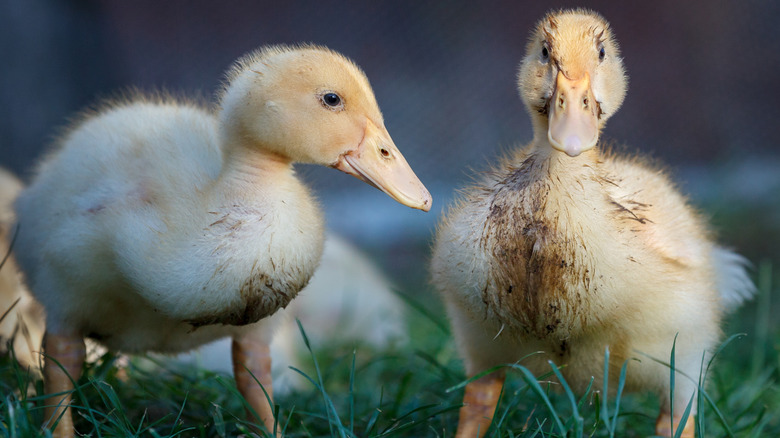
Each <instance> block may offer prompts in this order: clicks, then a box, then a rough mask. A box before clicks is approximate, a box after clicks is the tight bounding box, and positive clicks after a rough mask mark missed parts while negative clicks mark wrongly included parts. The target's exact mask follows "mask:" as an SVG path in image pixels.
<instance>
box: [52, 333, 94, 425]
mask: <svg viewBox="0 0 780 438" xmlns="http://www.w3.org/2000/svg"><path fill="white" fill-rule="evenodd" d="M43 342H44V347H43V348H44V353H46V357H45V359H44V365H43V379H44V385H43V386H44V391H45V392H46V393H47V394H57V393H64V394H59V395H52V396H50V397H48V398H47V399H46V409H45V413H44V419H45V420H44V427H51V425H53V424H54V422H55V421H57V419H59V423H57V428H56V429H54V431H53V433H52V435H53V436H54V438H70V437H72V436H73V435H74V433H75V431H74V429H73V417H72V416H71V412H70V408H69V406H70V402H71V399H72V391H73V382H74V381H76V380H78V379H79V377H80V376H81V366H82V365H83V364H84V356H85V354H86V353H85V348H84V339H83V338H82V337H80V336H74V335H59V334H55V333H46V336H45V337H44V341H43ZM54 360H56V361H57V362H59V363H60V365H61V366H62V367H60V365H57V364H56V363H55V362H54Z"/></svg>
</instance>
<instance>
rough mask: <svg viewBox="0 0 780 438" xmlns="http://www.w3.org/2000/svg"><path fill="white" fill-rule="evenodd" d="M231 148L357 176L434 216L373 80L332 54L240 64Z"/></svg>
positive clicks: (230, 97) (273, 55)
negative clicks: (389, 128) (388, 123)
mask: <svg viewBox="0 0 780 438" xmlns="http://www.w3.org/2000/svg"><path fill="white" fill-rule="evenodd" d="M220 122H221V124H220V126H221V129H222V133H221V135H222V138H223V141H224V142H226V143H231V144H232V145H233V147H235V146H236V145H240V146H247V147H252V148H257V149H262V150H263V151H264V152H266V153H271V154H274V155H275V156H276V157H278V158H279V159H281V160H283V161H290V162H303V163H313V164H321V165H326V166H330V167H334V168H336V169H339V170H341V171H343V172H345V173H348V174H350V175H353V176H355V177H357V178H359V179H361V180H363V181H365V182H367V183H369V184H371V185H373V186H374V187H376V188H378V189H380V190H382V191H384V192H385V193H387V194H388V195H390V196H391V197H392V198H393V199H395V200H396V201H398V202H400V203H402V204H404V205H407V206H409V207H412V208H418V209H421V210H425V211H428V210H430V208H431V202H432V199H431V195H430V193H429V192H428V190H427V189H426V188H425V186H423V184H422V183H421V182H420V180H419V179H418V178H417V176H416V175H415V174H414V172H413V171H412V169H411V168H410V167H409V164H407V162H406V160H405V159H404V157H403V155H401V152H399V151H398V148H396V146H395V144H394V143H393V140H392V139H391V138H390V135H389V134H388V133H387V129H386V128H385V125H384V120H383V118H382V113H381V112H380V110H379V106H378V105H377V102H376V98H375V97H374V93H373V91H372V89H371V86H370V85H369V83H368V79H367V78H366V76H365V74H363V72H362V71H361V70H360V68H358V67H357V66H356V65H355V64H354V63H353V62H352V61H350V60H349V59H347V58H345V57H344V56H342V55H340V54H338V53H336V52H333V51H331V50H329V49H327V48H324V47H318V46H312V45H307V46H298V47H290V46H271V47H265V48H261V49H259V50H257V51H255V52H252V53H250V54H248V55H245V56H244V57H243V58H241V59H239V60H238V61H237V63H236V64H235V66H234V67H233V69H232V71H231V72H230V73H229V75H228V79H227V83H226V86H225V90H224V92H223V95H222V99H221V111H220Z"/></svg>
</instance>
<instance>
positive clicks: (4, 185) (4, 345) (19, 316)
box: [0, 169, 44, 375]
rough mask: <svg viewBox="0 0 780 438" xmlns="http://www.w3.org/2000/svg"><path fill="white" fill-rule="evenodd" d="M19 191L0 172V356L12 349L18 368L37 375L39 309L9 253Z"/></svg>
mask: <svg viewBox="0 0 780 438" xmlns="http://www.w3.org/2000/svg"><path fill="white" fill-rule="evenodd" d="M21 190H22V183H21V181H19V179H18V178H16V177H15V176H14V175H13V174H11V173H10V172H8V171H7V170H5V169H0V262H2V266H0V353H1V354H7V353H8V352H9V351H10V349H13V352H14V355H15V357H16V359H17V361H18V362H19V364H20V365H22V367H23V368H25V369H28V370H30V371H32V373H33V375H39V374H40V359H41V358H40V355H39V354H38V353H39V352H40V347H41V340H42V339H43V331H44V320H43V318H44V316H43V309H42V308H41V306H40V304H38V302H36V301H35V299H34V298H33V297H32V295H30V292H29V291H28V290H27V288H26V287H25V285H24V283H23V282H22V277H21V275H20V273H19V270H18V267H17V266H16V262H15V260H14V257H13V254H12V251H11V249H12V248H11V243H12V242H13V240H14V236H15V235H16V233H17V231H16V227H15V226H14V222H15V220H14V211H13V208H12V207H13V202H14V200H15V199H16V197H17V196H18V195H19V192H20V191H21Z"/></svg>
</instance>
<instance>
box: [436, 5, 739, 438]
mask: <svg viewBox="0 0 780 438" xmlns="http://www.w3.org/2000/svg"><path fill="white" fill-rule="evenodd" d="M626 83H627V80H626V76H625V73H624V68H623V63H622V59H621V57H620V52H619V50H618V46H617V42H616V41H615V38H614V35H613V33H612V30H611V29H610V26H609V24H608V23H607V22H606V20H604V18H602V17H601V16H600V15H598V14H596V13H593V12H591V11H587V10H581V9H578V10H566V11H560V12H554V13H550V14H548V15H547V16H546V17H544V18H543V19H542V20H541V21H540V22H539V23H538V25H537V27H536V29H535V30H534V31H533V33H532V36H531V39H530V41H529V43H528V46H527V54H526V56H525V58H524V59H523V60H522V63H521V67H520V72H519V75H518V86H519V92H520V95H521V97H522V99H523V101H524V103H525V105H526V107H527V109H528V112H529V113H530V115H531V119H532V122H533V128H534V138H533V141H532V142H531V144H530V145H528V146H526V147H525V148H522V149H520V150H517V151H515V152H514V153H511V154H510V155H509V156H508V157H506V158H505V159H503V160H501V161H500V162H499V163H498V164H497V165H495V167H494V168H493V169H492V171H490V172H488V173H487V174H486V175H484V176H483V177H482V178H481V180H480V181H479V182H477V183H476V184H474V185H473V186H472V187H470V188H468V189H467V190H465V191H464V194H463V196H462V198H461V199H460V200H459V201H457V202H456V203H454V205H452V206H451V208H450V209H449V211H448V213H447V214H446V217H445V218H444V219H443V220H442V222H441V224H440V226H439V228H438V230H437V233H436V239H435V243H434V249H433V258H432V264H431V269H432V278H433V282H434V284H435V286H436V287H437V289H438V291H439V292H440V294H441V296H442V297H443V300H444V302H445V306H446V309H447V312H448V315H449V318H450V322H451V325H452V330H453V332H454V336H455V339H456V342H457V346H458V349H459V351H460V354H461V356H462V357H463V359H464V362H465V367H466V371H467V374H468V375H469V376H474V375H476V374H478V373H480V372H482V371H485V370H487V369H489V368H492V367H494V366H497V365H500V364H506V363H513V362H515V361H518V360H520V358H523V357H524V356H526V355H528V354H530V353H533V352H536V351H543V352H544V353H543V354H540V355H535V356H531V357H530V358H527V359H526V360H524V361H523V362H522V365H525V366H527V367H528V368H529V369H531V371H533V372H535V373H543V372H548V371H550V368H549V365H548V363H547V361H548V360H549V361H552V362H554V363H555V364H557V365H558V366H562V365H567V366H566V367H564V368H563V369H562V370H561V372H562V373H563V376H564V378H565V379H566V380H567V382H568V383H569V384H570V385H571V386H573V387H574V388H575V389H579V390H580V391H584V389H585V388H586V387H587V385H588V384H589V383H590V381H591V376H593V377H595V379H596V381H595V383H594V384H595V385H596V386H595V387H596V388H599V387H601V386H599V385H601V383H600V382H599V377H600V376H602V377H603V371H602V370H603V362H604V356H605V355H604V352H605V348H607V347H609V350H610V356H609V357H610V360H609V370H610V373H609V375H610V380H612V377H616V376H618V375H619V374H620V368H621V366H622V365H623V363H624V361H626V360H628V359H630V358H634V357H637V358H639V359H640V360H639V361H634V360H632V361H629V363H628V374H627V381H626V390H633V391H644V390H650V391H655V392H656V393H657V394H658V395H659V397H660V400H661V410H660V414H659V416H658V419H657V423H656V432H657V433H658V434H659V435H661V436H671V434H672V431H673V430H674V429H676V428H677V427H678V426H679V423H680V415H681V414H682V413H683V411H684V409H685V407H686V406H687V404H688V402H689V400H690V399H691V397H692V396H693V395H694V393H695V390H696V387H697V383H696V382H697V381H698V377H699V370H700V364H701V361H702V357H704V359H705V360H707V358H708V357H709V356H710V352H712V350H713V348H714V347H715V346H716V344H717V342H718V339H719V337H720V335H721V332H720V322H721V318H722V316H723V315H724V312H725V311H728V310H730V309H732V308H734V307H736V306H737V305H738V304H739V302H740V301H742V300H743V299H744V298H746V297H749V296H750V295H751V294H752V291H753V285H752V283H751V281H750V279H749V278H748V275H747V273H746V270H745V261H744V259H742V258H741V257H740V256H738V255H736V254H734V253H732V252H730V251H727V250H725V249H723V248H721V247H719V246H717V245H716V244H715V243H714V242H713V238H712V233H711V232H710V231H709V229H708V226H707V224H706V223H705V220H704V219H703V218H702V217H701V216H700V215H699V214H697V213H696V212H695V211H694V210H693V209H692V208H691V207H690V206H689V204H688V202H687V201H686V199H685V198H684V197H683V196H682V195H681V194H680V193H679V192H678V191H677V189H676V188H675V187H674V185H673V184H672V183H671V182H670V180H669V178H668V177H667V176H666V175H665V174H664V173H663V172H662V171H661V170H659V169H658V168H656V167H654V166H652V165H650V164H648V162H646V161H644V160H642V159H640V158H635V157H623V156H619V155H616V154H614V153H611V152H608V151H605V150H603V149H604V147H603V146H602V145H600V144H599V141H598V140H599V136H600V132H601V129H602V128H603V127H604V124H605V122H606V121H607V119H608V118H609V117H610V116H612V115H613V114H614V113H615V112H616V111H617V109H618V108H619V107H620V105H621V103H622V102H623V98H624V96H625V92H626ZM676 335H677V336H676ZM675 336H676V362H675V363H676V368H677V370H678V371H677V373H676V378H675V382H676V385H675V386H676V387H675V391H674V400H670V399H669V398H670V397H669V393H670V391H669V389H670V388H669V385H670V379H669V374H670V371H669V369H668V368H667V367H665V366H663V365H660V364H658V363H656V362H654V361H653V360H650V359H649V358H648V357H646V356H642V355H640V353H643V354H645V355H647V356H650V357H653V358H657V359H660V360H665V361H668V359H669V355H670V352H671V350H672V345H673V343H674V342H675ZM683 374H685V375H687V376H688V377H684V376H683ZM691 379H692V380H691ZM503 382H504V374H503V372H495V373H492V374H489V375H487V376H484V377H482V378H480V379H478V380H475V381H473V382H471V383H469V384H468V385H467V387H466V391H465V395H464V406H463V407H462V408H461V410H460V421H459V425H458V434H457V436H458V437H475V436H482V435H483V434H484V433H485V432H486V430H487V428H488V427H489V426H490V423H491V421H492V417H493V413H494V411H495V407H496V404H497V402H498V397H499V394H500V391H501V388H502V385H503ZM610 383H612V384H611V385H610V386H611V387H613V388H614V387H616V382H610ZM693 403H694V406H693V412H694V413H695V409H696V407H695V403H696V400H695V398H694V402H693ZM672 404H673V407H674V409H673V410H672ZM672 412H673V418H672ZM692 418H693V416H691V417H689V420H688V422H687V424H685V425H682V427H683V428H684V431H685V434H684V435H683V436H686V437H692V436H693V431H694V426H693V424H694V422H693V420H692Z"/></svg>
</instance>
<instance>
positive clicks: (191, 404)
mask: <svg viewBox="0 0 780 438" xmlns="http://www.w3.org/2000/svg"><path fill="white" fill-rule="evenodd" d="M759 271H760V272H759V274H758V283H759V285H760V288H761V292H760V295H759V297H757V299H756V300H755V301H754V302H752V303H749V304H748V305H747V306H746V307H745V309H743V311H741V313H740V314H738V315H735V316H734V317H733V320H732V321H731V322H730V324H729V325H728V329H729V330H730V329H732V328H735V327H737V328H739V329H742V331H744V332H745V333H748V334H747V335H733V336H731V337H729V338H728V339H727V341H726V342H724V344H723V345H722V348H721V351H719V354H718V356H717V357H716V359H715V361H714V362H713V363H712V364H709V363H707V364H703V366H704V367H705V368H706V369H707V376H708V382H707V384H706V385H705V388H704V391H702V392H701V395H700V397H701V398H700V401H699V406H700V408H699V412H700V415H699V416H698V418H697V423H698V424H697V425H698V428H699V430H698V432H699V433H700V435H699V436H707V437H721V436H723V437H732V436H733V437H763V436H780V415H779V414H780V394H779V393H778V386H777V383H776V382H777V379H778V377H779V376H780V375H779V373H778V367H780V354H778V348H777V347H778V344H777V343H776V341H775V339H776V335H777V334H778V333H777V330H776V327H775V328H773V327H772V326H771V325H770V318H769V317H768V316H769V313H768V312H769V310H768V309H769V308H770V304H771V303H770V302H769V300H770V299H771V298H770V297H771V296H772V295H774V296H778V292H780V291H778V287H777V282H775V283H774V284H773V282H772V276H771V268H770V266H769V265H768V264H766V265H763V266H762V267H761V269H760V270H759ZM407 301H408V302H409V303H410V306H409V316H410V317H409V328H410V333H411V342H410V343H409V344H408V345H407V346H405V347H404V348H402V349H399V350H396V351H372V350H371V349H370V348H368V347H359V348H352V347H349V346H343V345H338V344H336V343H335V342H334V343H333V344H332V345H330V344H329V345H309V346H310V351H311V356H310V359H309V366H307V368H306V369H305V370H299V372H301V373H302V374H304V375H305V376H306V378H307V380H308V382H309V385H308V387H307V389H305V390H301V391H298V392H294V393H292V394H290V395H288V396H286V397H280V398H278V399H277V400H276V403H277V409H278V412H277V414H278V416H277V418H278V428H279V430H282V431H284V433H285V436H288V437H322V436H336V437H401V436H431V437H445V436H453V432H454V429H455V426H456V424H457V410H458V408H459V406H460V401H461V397H462V395H463V386H465V383H466V378H465V376H464V375H463V370H462V367H461V363H460V361H459V360H458V359H457V355H456V352H455V350H454V346H453V343H452V341H451V337H450V335H449V333H448V328H447V325H446V324H445V319H444V316H443V315H442V314H441V312H440V311H439V310H438V307H437V303H436V301H434V300H433V299H430V300H429V301H427V302H417V301H411V300H409V299H407ZM430 309H434V310H430ZM745 315H748V317H744V316H745ZM306 342H307V344H308V340H307V341H306ZM640 359H643V360H647V359H646V358H640ZM669 359H671V358H669ZM667 360H668V359H667ZM114 361H115V357H114V356H113V355H110V354H107V355H105V356H103V357H101V358H100V359H99V360H98V361H96V362H94V363H89V364H87V365H85V372H84V375H83V376H82V378H81V379H80V380H79V382H78V387H77V390H76V392H77V394H76V396H75V403H76V404H77V406H78V408H77V409H76V413H75V421H76V425H77V428H78V430H79V431H80V432H81V433H85V434H89V435H90V436H95V437H114V436H149V437H215V436H216V437H233V436H241V435H246V434H249V433H250V430H251V423H248V422H247V421H245V420H244V404H243V403H242V399H241V397H240V395H239V394H238V392H237V391H236V390H235V388H234V385H233V382H232V379H231V377H230V376H225V375H219V374H215V373H211V372H208V371H204V370H199V369H195V368H192V367H188V366H184V365H180V364H176V363H169V362H162V363H160V364H159V365H160V366H161V367H162V371H161V369H158V368H151V369H150V367H148V366H139V365H138V364H137V362H136V361H131V363H130V365H129V366H128V367H127V368H126V370H125V371H126V374H127V379H123V378H120V375H119V374H118V368H117V367H116V366H114V365H115V364H114ZM668 363H669V364H670V365H673V360H670V361H669V362H668ZM571 366H576V364H573V365H571ZM506 371H507V374H508V379H507V384H506V386H505V388H504V393H503V395H502V398H501V402H500V404H499V407H498V409H497V411H496V416H495V420H494V425H493V426H492V427H491V429H490V430H489V431H488V436H494V437H562V436H570V437H579V436H586V437H591V436H593V437H614V436H620V437H635V436H636V437H639V436H648V435H651V434H652V431H653V426H654V422H655V417H656V415H657V412H658V401H657V400H656V399H655V397H654V396H652V395H650V394H623V393H622V391H621V390H620V389H618V391H617V396H614V397H610V398H609V399H607V398H604V397H602V394H604V393H605V391H606V388H594V387H591V388H589V390H588V391H587V392H586V393H584V394H575V393H573V392H572V391H571V390H570V389H569V388H568V386H567V385H566V384H565V381H563V382H562V384H560V385H558V384H554V383H552V381H554V380H556V379H554V377H555V376H556V375H557V377H558V378H559V379H560V375H559V371H558V369H557V368H556V367H554V366H551V368H550V371H549V373H547V374H546V375H543V376H533V375H531V373H530V372H528V370H527V369H525V368H524V367H522V363H521V364H513V365H507V370H506ZM623 371H624V373H625V369H624V370H623ZM604 372H605V373H606V372H607V370H606V369H605V370H604ZM670 374H671V373H670ZM604 380H605V381H606V380H607V379H604ZM623 380H624V377H623V378H621V379H620V381H621V384H622V381H623ZM0 382H1V383H0V388H1V389H0V393H1V394H2V400H0V436H9V437H32V436H45V435H44V433H42V432H41V431H40V428H39V425H40V424H41V421H42V420H43V418H42V417H43V410H42V407H41V406H42V403H43V399H44V394H43V387H42V383H41V381H40V380H38V379H36V378H35V377H34V376H32V375H29V374H28V373H26V372H25V371H24V370H22V369H20V368H19V367H18V366H17V365H16V364H15V362H13V361H11V360H10V359H9V358H7V357H6V358H3V359H2V362H0ZM702 432H703V433H702Z"/></svg>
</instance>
